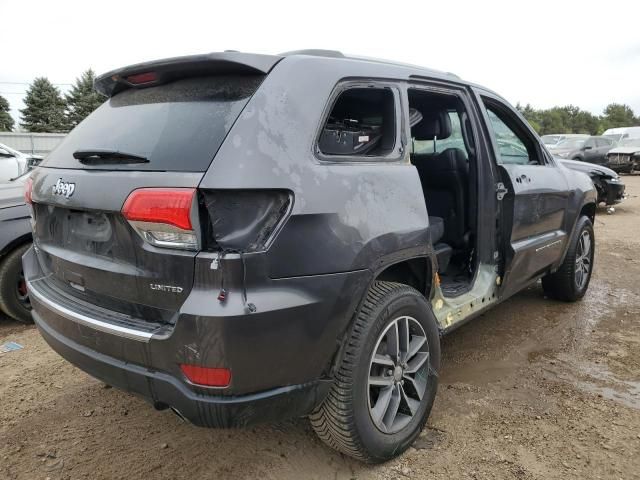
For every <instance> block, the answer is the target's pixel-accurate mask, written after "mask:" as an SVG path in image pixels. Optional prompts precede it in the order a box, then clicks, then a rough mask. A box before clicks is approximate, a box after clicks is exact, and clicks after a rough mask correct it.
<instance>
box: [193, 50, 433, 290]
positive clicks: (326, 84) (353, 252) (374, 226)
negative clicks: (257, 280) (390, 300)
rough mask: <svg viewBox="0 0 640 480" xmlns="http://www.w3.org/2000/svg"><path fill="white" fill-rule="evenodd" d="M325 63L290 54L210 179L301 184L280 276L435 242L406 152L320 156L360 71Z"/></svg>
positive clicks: (228, 184)
mask: <svg viewBox="0 0 640 480" xmlns="http://www.w3.org/2000/svg"><path fill="white" fill-rule="evenodd" d="M322 61H325V60H322V59H319V58H314V59H308V58H306V57H289V58H286V59H284V60H283V61H282V62H280V63H279V64H278V66H277V67H276V68H275V69H274V70H273V71H272V72H271V74H270V75H269V76H268V77H267V78H266V79H265V81H264V83H263V84H262V85H261V87H260V88H259V89H258V91H257V92H256V94H255V95H254V96H253V98H252V99H251V101H250V102H249V104H248V105H247V107H246V108H245V110H244V112H243V113H242V115H241V116H240V118H239V119H238V120H237V122H236V124H235V125H234V127H233V129H232V131H231V132H230V134H229V136H228V137H227V140H226V141H225V143H224V144H223V146H222V147H221V149H220V151H219V152H218V154H217V155H216V158H215V160H214V161H213V163H212V165H211V168H210V170H209V171H208V172H207V174H206V175H205V177H204V178H203V180H202V183H201V187H203V188H244V189H251V188H255V189H266V188H268V189H279V188H283V189H284V188H288V189H291V190H292V191H293V194H294V205H293V210H292V212H291V217H290V218H289V219H288V221H287V223H286V225H284V227H283V229H282V231H281V232H280V234H279V236H278V238H276V240H275V241H274V243H273V245H272V246H271V248H270V249H269V251H268V252H267V253H266V255H267V258H268V264H269V275H270V276H271V277H272V278H282V277H291V276H301V275H317V274H325V273H334V272H347V271H354V270H359V269H367V268H370V267H371V265H374V264H375V263H376V261H377V260H378V259H379V258H381V257H383V256H385V255H387V254H389V253H392V252H398V251H402V250H405V249H406V250H414V251H415V249H416V248H420V247H421V248H422V249H423V250H426V245H427V244H428V243H429V242H428V236H427V212H426V207H425V203H424V199H423V196H422V188H421V186H420V181H419V179H418V176H417V174H416V172H415V169H414V168H413V166H411V165H410V163H409V162H408V160H406V158H404V157H402V159H401V160H400V161H395V162H387V161H384V160H378V159H372V160H371V161H370V162H362V163H349V164H346V163H345V164H342V163H338V162H335V163H331V164H329V163H321V162H319V161H318V160H317V159H316V158H315V156H314V153H313V147H314V142H315V137H316V134H317V131H318V128H319V127H320V121H321V118H322V116H323V111H324V110H325V107H326V105H327V102H328V100H329V98H330V96H331V92H332V91H333V89H334V88H335V87H336V85H337V84H338V83H339V82H340V81H342V80H345V79H347V78H348V77H349V73H350V71H349V70H346V69H345V70H344V71H342V70H341V69H340V68H336V63H335V62H332V63H331V68H326V69H325V68H322V65H318V64H319V63H321V62H322ZM305 62H309V63H310V64H311V63H313V68H305V65H301V63H303V64H304V63H305ZM379 68H380V67H377V66H375V65H371V66H368V64H364V68H361V69H360V74H361V75H362V76H363V77H364V78H375V77H376V73H377V71H378V69H379ZM368 70H370V72H368ZM368 73H370V77H369V76H368V75H367V74H368ZM292 78H295V79H296V81H295V82H292V81H291V79H292ZM399 120H400V119H398V121H399ZM397 142H400V139H397ZM414 254H415V253H414Z"/></svg>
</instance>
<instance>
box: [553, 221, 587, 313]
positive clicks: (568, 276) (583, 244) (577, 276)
mask: <svg viewBox="0 0 640 480" xmlns="http://www.w3.org/2000/svg"><path fill="white" fill-rule="evenodd" d="M594 252H595V236H594V234H593V225H592V224H591V220H589V218H588V217H585V216H582V217H580V218H579V219H578V224H577V225H576V229H575V235H574V237H573V238H572V239H571V243H570V244H569V250H567V255H566V257H565V259H564V262H563V263H562V265H561V266H560V268H559V269H558V271H557V272H555V273H552V274H549V275H547V276H545V277H543V278H542V289H543V290H544V293H545V294H546V295H547V296H548V297H550V298H554V299H556V300H564V301H565V302H575V301H576V300H580V299H581V298H582V297H584V294H585V293H586V292H587V288H589V282H590V281H591V273H592V272H593V260H594Z"/></svg>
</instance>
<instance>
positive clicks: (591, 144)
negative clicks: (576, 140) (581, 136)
mask: <svg viewBox="0 0 640 480" xmlns="http://www.w3.org/2000/svg"><path fill="white" fill-rule="evenodd" d="M584 146H585V147H591V148H594V147H595V146H596V139H595V138H589V139H587V141H586V142H584Z"/></svg>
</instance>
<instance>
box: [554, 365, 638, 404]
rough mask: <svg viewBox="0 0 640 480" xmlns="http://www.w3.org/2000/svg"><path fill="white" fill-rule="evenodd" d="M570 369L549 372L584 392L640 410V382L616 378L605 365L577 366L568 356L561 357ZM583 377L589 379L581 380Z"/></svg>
mask: <svg viewBox="0 0 640 480" xmlns="http://www.w3.org/2000/svg"><path fill="white" fill-rule="evenodd" d="M560 358H562V360H563V361H564V362H566V365H567V366H569V367H570V368H569V369H565V370H563V371H562V372H557V371H553V372H549V373H552V374H553V375H554V376H556V377H557V378H558V379H560V380H563V381H565V382H568V383H570V384H572V385H574V386H575V387H576V388H578V389H579V390H582V391H583V392H587V393H592V394H596V395H601V396H602V397H603V398H606V399H608V400H613V401H615V402H618V403H621V404H622V405H625V406H627V407H630V408H634V409H636V410H640V380H635V381H631V380H624V379H621V378H619V377H618V376H616V375H615V374H614V373H613V372H611V371H610V370H609V369H608V368H607V367H606V366H605V365H603V364H595V363H580V364H576V363H575V362H573V361H572V360H571V359H569V358H567V357H566V356H564V355H563V356H561V357H560ZM581 376H584V377H586V378H587V379H584V378H580V377H581Z"/></svg>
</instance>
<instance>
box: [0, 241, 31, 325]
mask: <svg viewBox="0 0 640 480" xmlns="http://www.w3.org/2000/svg"><path fill="white" fill-rule="evenodd" d="M30 246H31V244H30V243H29V244H27V245H23V246H21V247H19V248H17V249H16V250H14V251H13V252H11V253H10V254H9V255H7V257H6V258H5V259H4V260H3V262H2V264H0V310H3V311H4V312H5V313H6V314H7V315H9V316H10V317H12V318H14V319H16V320H18V321H21V322H25V323H31V322H33V320H32V318H31V303H30V302H29V293H28V292H27V283H26V281H25V279H24V274H23V272H22V256H23V255H24V253H25V252H26V251H27V250H28V249H29V247H30Z"/></svg>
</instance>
